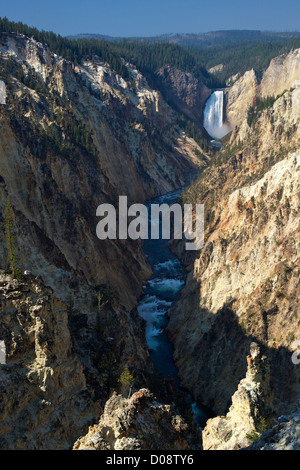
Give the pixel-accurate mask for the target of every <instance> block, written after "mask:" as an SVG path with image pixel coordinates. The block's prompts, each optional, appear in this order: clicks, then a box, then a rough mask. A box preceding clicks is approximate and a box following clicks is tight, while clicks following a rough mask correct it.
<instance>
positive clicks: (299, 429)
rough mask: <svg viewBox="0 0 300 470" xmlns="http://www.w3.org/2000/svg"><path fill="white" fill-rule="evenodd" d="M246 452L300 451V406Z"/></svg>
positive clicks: (282, 418)
mask: <svg viewBox="0 0 300 470" xmlns="http://www.w3.org/2000/svg"><path fill="white" fill-rule="evenodd" d="M244 450H300V404H298V407H297V409H296V410H295V411H294V412H293V413H291V414H290V415H285V416H280V417H279V418H278V421H277V423H276V424H275V425H274V426H273V427H272V428H271V429H268V430H267V431H266V432H265V433H263V435H262V436H261V437H260V438H259V439H257V440H255V441H254V442H253V444H251V445H250V446H249V447H247V448H245V449H244Z"/></svg>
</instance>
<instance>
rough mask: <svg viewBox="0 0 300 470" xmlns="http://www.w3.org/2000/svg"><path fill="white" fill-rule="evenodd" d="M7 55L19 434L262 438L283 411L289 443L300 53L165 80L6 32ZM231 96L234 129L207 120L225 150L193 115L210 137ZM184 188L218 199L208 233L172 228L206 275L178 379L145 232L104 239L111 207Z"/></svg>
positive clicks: (4, 413) (12, 374) (188, 298)
mask: <svg viewBox="0 0 300 470" xmlns="http://www.w3.org/2000/svg"><path fill="white" fill-rule="evenodd" d="M0 58H1V64H0V65H1V67H2V69H3V70H6V73H5V74H4V75H3V77H2V76H1V81H0V103H1V104H0V222H1V223H2V225H3V227H4V230H2V231H1V233H0V259H1V266H0V267H1V272H0V312H1V317H0V340H4V342H5V348H6V363H5V364H0V380H1V381H0V392H1V395H0V396H1V398H0V410H1V413H0V423H1V427H0V448H1V449H24V448H26V449H72V448H74V449H75V450H87V449H97V450H124V449H125V450H143V449H159V448H160V449H162V450H164V449H166V450H169V449H178V450H188V449H194V450H199V449H204V450H210V449H226V450H233V449H242V448H248V447H249V446H251V439H249V436H250V435H252V436H253V433H257V437H260V434H263V432H265V431H267V429H268V430H269V429H270V428H272V426H275V423H276V422H277V421H276V420H277V419H278V417H279V416H280V415H281V414H284V415H286V416H287V415H290V416H291V418H286V420H285V421H284V422H285V423H290V430H289V429H288V426H286V428H287V429H286V431H285V429H283V427H282V426H280V429H279V430H278V426H279V424H276V426H277V428H276V429H277V432H278V435H279V438H278V439H281V441H282V442H283V441H284V438H283V434H284V433H285V432H286V434H288V433H291V432H294V431H291V429H292V430H295V429H296V431H295V432H296V433H298V434H299V429H298V428H297V416H298V415H297V413H298V411H295V410H297V403H298V400H299V393H300V375H299V365H297V364H294V363H293V362H292V360H291V357H292V353H293V348H292V344H293V342H295V340H297V339H300V337H299V331H300V323H299V318H298V312H299V144H300V134H299V120H300V114H299V113H300V88H299V83H298V82H299V78H300V50H299V49H298V50H292V51H291V52H290V53H288V54H285V55H284V56H280V57H278V58H275V59H273V60H272V61H271V63H270V65H269V67H268V68H267V69H266V71H265V72H264V73H263V75H262V77H258V76H257V74H256V72H255V71H254V70H250V71H248V72H246V73H245V74H244V75H242V76H241V77H239V78H238V77H237V79H236V80H233V84H232V85H231V86H230V87H227V88H225V89H224V90H222V91H220V90H211V89H209V88H208V87H207V86H206V85H205V84H204V83H202V82H201V81H200V80H198V79H196V78H195V77H194V76H193V74H191V73H188V72H184V71H182V70H179V69H177V68H174V67H170V66H167V65H166V66H165V67H162V68H159V69H158V70H157V71H156V73H155V77H156V78H155V79H156V83H157V87H156V88H154V87H153V86H152V83H151V86H150V84H149V81H148V80H147V78H146V76H144V75H143V74H142V73H141V72H140V71H139V70H138V69H137V68H136V66H135V65H134V64H132V63H129V62H125V61H124V64H125V67H126V70H127V71H128V73H129V75H130V80H126V79H125V78H123V77H122V76H121V75H119V74H118V73H116V72H115V71H114V69H113V67H112V66H111V65H110V64H108V63H107V62H105V61H104V60H103V59H102V58H101V57H98V56H96V55H94V56H92V57H86V58H85V59H84V60H82V61H81V62H80V63H73V62H71V61H68V60H67V59H65V58H62V57H60V56H59V55H57V54H55V53H53V52H52V51H51V50H50V49H49V47H48V46H47V45H46V44H42V43H40V42H38V41H36V40H35V39H34V38H29V37H26V36H25V35H22V34H17V33H1V35H0ZM7 70H8V72H7ZM21 70H22V72H21ZM24 77H25V78H24ZM29 77H30V78H31V82H29ZM215 93H217V95H215ZM214 96H217V102H216V101H215V102H214V111H213V112H214V113H217V112H220V113H221V114H222V119H219V121H218V122H217V125H220V127H222V126H224V127H225V131H224V133H222V135H219V134H216V135H209V129H210V128H207V127H206V132H208V135H207V136H206V137H207V138H208V141H209V139H210V138H213V139H217V140H220V142H219V143H220V147H221V146H222V148H220V149H218V150H217V149H216V148H213V147H208V148H209V150H207V149H204V148H202V147H201V144H199V143H197V142H196V140H194V139H193V138H192V137H191V136H189V135H187V134H186V132H185V130H184V129H183V127H182V117H181V115H182V114H184V115H185V116H186V117H187V118H188V119H191V120H192V121H194V122H197V123H198V125H199V127H200V128H201V129H202V130H203V135H205V129H203V124H204V123H203V115H204V116H205V106H206V105H207V104H208V103H209V100H213V99H214ZM267 97H272V101H271V102H270V103H268V105H266V106H265V107H264V109H259V110H257V111H256V108H255V106H256V104H257V103H259V102H260V101H259V100H263V99H265V98H267ZM251 106H252V107H253V110H254V118H253V119H252V121H251V122H250V120H249V113H248V111H249V108H250V107H251ZM210 109H211V108H210ZM220 110H221V111H220ZM206 115H207V116H209V113H207V114H206ZM218 117H219V118H220V116H218ZM214 118H215V115H214V116H213V117H212V116H211V117H209V118H208V119H209V120H210V121H211V120H213V119H214ZM204 127H205V126H204ZM171 129H172V131H171ZM223 130H224V129H223ZM199 175H200V176H199ZM195 177H197V178H195ZM188 179H191V180H192V182H191V184H189V185H187V180H188ZM186 185H187V186H186ZM184 187H185V189H183V188H184ZM180 188H182V189H183V193H182V199H181V200H182V202H186V203H190V204H193V205H195V204H197V203H201V204H204V207H205V242H204V246H203V248H202V249H201V250H200V251H195V252H192V251H186V250H185V242H186V241H185V240H182V241H181V240H179V241H175V240H174V241H173V242H171V243H170V247H171V249H172V251H173V253H174V254H175V255H176V256H177V257H178V258H179V260H180V261H181V263H182V265H183V266H184V268H185V271H186V280H185V283H184V284H185V285H184V286H183V289H182V290H181V291H180V296H179V297H178V298H176V299H175V301H174V302H173V303H172V305H171V308H170V309H169V311H168V313H167V316H168V325H167V328H166V333H167V337H168V339H169V341H170V342H171V344H172V345H173V347H174V356H173V358H174V363H175V366H176V368H177V370H178V379H179V382H180V387H179V388H178V387H177V386H176V384H174V381H173V380H172V379H168V378H167V377H166V376H163V374H158V372H157V370H156V368H155V367H154V365H153V361H152V359H151V350H149V345H148V344H147V338H146V336H147V335H146V331H145V330H146V322H145V319H143V318H142V317H141V316H140V314H139V311H138V309H137V306H138V302H139V300H140V299H141V296H142V295H143V294H144V293H145V285H146V286H147V285H148V286H149V284H147V282H148V281H149V280H150V278H151V276H152V274H153V269H152V267H151V263H150V262H149V259H148V256H149V255H147V254H146V253H145V251H144V250H143V244H142V242H141V241H140V240H130V239H127V240H120V239H118V238H116V239H114V240H99V239H98V238H97V236H96V226H97V222H98V218H97V217H96V209H97V207H98V206H99V204H112V205H113V206H115V207H117V205H118V200H119V196H121V195H126V196H127V198H128V204H130V205H131V204H134V203H145V202H146V201H148V200H151V199H153V198H157V197H158V196H162V195H165V194H167V193H171V192H172V191H174V190H178V189H180ZM8 208H10V209H11V212H10V214H11V220H8V215H7V214H9V212H8ZM10 224H12V225H13V227H14V233H13V234H14V242H15V253H14V255H15V259H16V261H17V264H18V268H19V270H20V273H22V275H20V277H19V279H13V278H12V277H11V276H9V274H8V266H7V262H6V259H7V233H8V232H9V227H11V226H12V225H10ZM180 281H181V280H180ZM143 286H144V287H143ZM249 350H251V351H250V356H249ZM247 356H248V358H249V357H250V359H248V362H247ZM262 356H263V359H262ZM265 357H266V358H267V362H265V359H264V358H265ZM249 361H250V362H249ZM266 363H268V367H267V366H266V365H265V364H266ZM128 367H129V369H130V370H131V371H132V374H133V376H134V389H135V390H134V391H133V393H132V394H131V396H128V398H125V396H124V395H125V392H126V394H127V392H128V390H127V388H126V387H124V386H121V383H120V378H121V377H122V373H123V372H124V370H126V368H128ZM266 367H267V368H266ZM266 371H267V372H266ZM262 377H263V379H262ZM123 385H124V384H123ZM188 395H190V396H191V399H192V402H193V403H195V404H197V405H198V406H199V408H200V409H203V410H204V411H205V412H206V413H207V418H209V420H208V421H207V423H206V425H204V426H203V429H199V428H197V427H196V426H195V423H194V422H193V417H192V414H191V403H192V402H191V401H189V400H188V399H187V396H188ZM249 396H250V398H249ZM251 400H252V401H251ZM172 402H175V403H172ZM170 403H172V405H170ZM245 410H246V411H245ZM293 413H294V414H293ZM99 418H100V421H99V422H98V423H97V420H98V419H99ZM262 420H264V424H265V426H264V429H263V431H262V429H261V422H262ZM95 423H97V424H95ZM158 423H159V425H158ZM276 426H275V427H276ZM274 429H275V428H274ZM268 432H269V433H270V430H269V431H268ZM274 432H275V431H274ZM280 433H281V434H280ZM247 436H248V437H247ZM266 439H267V437H266ZM293 442H294V441H293ZM252 445H253V447H256V448H259V440H258V441H257V443H256V442H255V444H252ZM263 445H264V446H265V447H267V446H268V442H267V441H266V442H264V444H261V446H263ZM291 445H292V444H291ZM293 445H294V444H293ZM294 447H295V446H294Z"/></svg>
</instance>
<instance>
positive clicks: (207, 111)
mask: <svg viewBox="0 0 300 470" xmlns="http://www.w3.org/2000/svg"><path fill="white" fill-rule="evenodd" d="M223 103H224V93H223V91H221V90H218V91H215V92H214V93H212V95H211V96H210V97H209V98H208V100H207V101H206V104H205V108H204V113H203V126H204V128H205V129H206V131H207V132H208V134H209V135H210V136H211V137H212V138H213V139H222V137H224V136H225V135H226V134H228V132H229V131H230V128H229V126H228V125H227V124H225V123H224V116H223V114H224V109H223Z"/></svg>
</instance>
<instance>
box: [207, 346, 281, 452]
mask: <svg viewBox="0 0 300 470" xmlns="http://www.w3.org/2000/svg"><path fill="white" fill-rule="evenodd" d="M247 364H248V366H247V372H246V377H245V378H244V379H242V380H241V381H240V383H239V385H238V389H237V391H236V392H235V393H234V395H233V397H232V404H231V407H230V408H229V411H228V413H227V414H226V416H218V417H216V418H212V419H209V420H208V422H207V424H206V427H205V429H204V430H203V432H202V443H203V450H239V449H242V448H244V447H246V446H248V445H249V443H250V441H251V439H252V438H257V437H258V436H259V435H260V434H261V433H262V430H263V429H265V428H266V427H271V422H272V401H273V397H272V392H271V388H270V371H269V366H268V362H267V358H266V357H264V356H262V355H261V352H260V348H259V346H258V345H257V344H256V343H252V344H251V346H250V354H249V355H248V356H247Z"/></svg>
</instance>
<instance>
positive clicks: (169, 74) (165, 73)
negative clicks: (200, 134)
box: [156, 66, 212, 124]
mask: <svg viewBox="0 0 300 470" xmlns="http://www.w3.org/2000/svg"><path fill="white" fill-rule="evenodd" d="M156 76H157V79H158V84H159V88H160V89H161V91H162V93H163V94H164V96H165V97H166V98H167V100H168V102H170V103H172V104H173V105H174V106H175V107H176V109H178V110H179V111H180V112H182V113H183V114H186V115H187V116H188V117H189V118H190V119H193V120H196V121H198V123H199V124H202V117H203V108H204V104H205V102H206V100H207V99H208V98H209V96H210V95H211V93H212V92H211V90H210V89H209V88H207V87H206V86H205V85H204V84H203V83H202V82H201V81H200V80H197V79H196V78H195V77H194V76H193V75H192V74H191V73H186V72H183V71H182V70H178V69H176V68H173V67H170V66H166V67H162V68H160V69H159V70H158V71H157V72H156Z"/></svg>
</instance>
